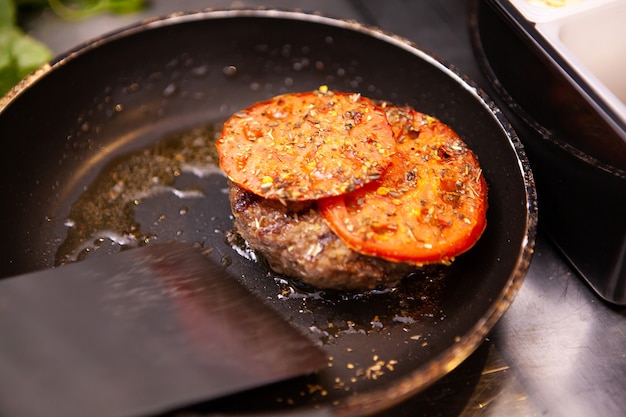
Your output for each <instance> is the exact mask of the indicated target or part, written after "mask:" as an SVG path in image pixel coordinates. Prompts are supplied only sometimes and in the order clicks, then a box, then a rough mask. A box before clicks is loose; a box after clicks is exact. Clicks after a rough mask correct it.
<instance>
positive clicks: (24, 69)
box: [13, 35, 52, 78]
mask: <svg viewBox="0 0 626 417" xmlns="http://www.w3.org/2000/svg"><path fill="white" fill-rule="evenodd" d="M13 56H14V57H15V62H16V64H17V65H16V70H17V75H18V76H19V77H20V78H24V77H25V76H27V75H28V74H30V73H31V72H33V71H35V70H36V69H37V68H39V67H40V66H41V65H43V64H44V63H46V62H47V61H49V60H50V59H51V58H52V53H51V52H50V50H49V49H48V47H47V46H45V45H44V44H42V43H41V42H39V41H37V40H36V39H34V38H32V37H31V36H28V35H22V36H20V37H19V38H17V39H16V40H15V42H14V43H13Z"/></svg>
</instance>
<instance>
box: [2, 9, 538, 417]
mask: <svg viewBox="0 0 626 417" xmlns="http://www.w3.org/2000/svg"><path fill="white" fill-rule="evenodd" d="M241 17H254V18H275V19H282V20H291V21H306V22H311V23H316V24H319V25H327V26H332V27H336V28H341V29H346V30H351V31H354V32H358V33H360V34H363V35H366V36H369V37H373V38H376V39H378V40H381V41H384V42H386V43H388V44H391V46H393V47H399V48H402V49H404V50H405V51H407V52H410V53H411V54H412V55H414V56H415V57H416V58H417V59H421V60H424V61H427V63H429V64H430V65H433V66H434V67H436V69H438V70H439V71H442V72H444V73H445V74H446V75H447V76H448V77H449V78H451V79H452V81H453V82H455V83H457V84H459V86H461V87H463V88H464V89H465V90H467V91H468V92H469V93H471V94H472V95H473V97H474V98H475V99H476V100H477V101H478V102H479V103H480V105H481V106H482V107H483V108H484V109H485V110H486V111H487V112H488V113H489V114H490V115H491V117H492V118H493V119H494V122H495V123H496V124H497V125H498V126H499V128H500V130H501V132H500V133H501V134H503V135H504V137H506V138H507V140H508V142H509V145H510V146H511V148H512V151H513V152H514V154H515V155H516V157H517V158H516V159H517V164H518V167H517V169H516V170H517V171H518V172H519V173H520V175H521V177H522V180H523V185H524V188H525V190H524V195H525V198H526V201H525V210H526V218H525V225H524V234H523V238H522V241H521V242H520V246H519V250H518V257H517V259H516V262H515V265H514V266H513V269H512V270H511V272H510V274H509V277H508V279H507V280H506V284H505V286H504V287H503V288H502V290H501V291H500V293H499V296H498V298H497V299H495V300H494V301H492V304H491V305H490V307H489V309H487V311H485V312H484V314H483V315H482V316H481V318H480V320H478V321H477V322H476V323H475V324H474V326H472V327H471V328H470V330H469V331H468V332H467V333H466V334H463V335H460V336H459V337H457V338H456V339H455V343H454V345H452V346H450V347H448V348H446V349H445V350H443V351H442V352H441V353H439V354H438V355H437V356H435V357H434V358H432V359H431V360H429V361H428V363H426V364H424V365H422V366H420V367H418V368H416V369H414V370H413V371H411V372H410V373H409V374H408V375H407V376H405V377H403V378H401V379H399V381H397V382H395V383H393V384H391V386H390V387H387V388H384V389H380V390H374V391H372V392H367V393H361V394H359V395H356V396H350V397H347V398H346V399H345V400H342V401H341V402H340V403H339V404H338V405H329V406H328V407H331V409H332V414H333V415H337V416H357V415H359V416H361V415H371V414H373V413H376V412H380V411H382V410H384V409H387V408H389V407H391V406H393V405H396V404H398V403H400V402H402V401H404V400H406V399H408V398H409V397H410V396H412V395H415V394H416V393H418V392H420V391H422V390H423V389H425V388H427V387H428V386H430V385H431V384H433V383H434V382H435V381H437V380H438V379H440V378H441V377H443V376H444V375H446V374H447V373H448V372H450V371H451V370H452V369H454V368H455V367H456V366H458V365H459V364H460V363H461V362H463V361H464V360H465V359H467V357H469V356H470V355H471V354H472V353H473V352H474V351H475V350H476V349H477V348H478V346H479V345H480V344H481V343H482V342H483V340H484V338H485V337H486V336H487V334H488V333H489V331H491V329H492V328H493V326H495V324H496V323H497V322H498V320H499V319H500V318H501V317H502V315H503V314H504V312H505V311H506V310H507V309H508V307H509V306H510V305H511V303H512V301H513V299H514V297H515V295H516V294H517V292H518V290H519V288H520V286H521V284H522V282H523V280H524V278H525V275H526V272H527V270H528V268H529V265H530V261H531V259H532V256H533V252H534V244H535V238H536V233H537V222H538V209H537V195H536V190H535V186H534V178H533V174H532V171H531V168H530V164H529V161H528V159H527V157H526V154H525V151H524V148H523V145H522V143H521V141H520V139H519V138H518V136H517V133H516V132H515V131H514V129H513V127H512V126H511V124H510V123H509V122H508V120H507V119H506V117H505V115H504V114H503V113H502V112H501V111H500V110H499V109H498V108H497V106H496V105H495V103H494V102H493V101H492V100H491V99H490V98H489V97H488V96H487V94H486V93H485V92H484V91H482V90H481V89H480V88H478V87H477V86H476V84H475V83H474V82H473V81H472V80H470V79H469V78H468V77H467V76H465V75H464V74H462V73H461V72H460V71H459V70H458V69H456V68H455V67H454V66H452V65H451V64H449V63H447V62H446V61H444V60H443V59H441V58H440V57H438V56H436V55H435V54H434V53H432V52H429V51H427V50H425V49H424V48H421V47H420V46H418V45H417V44H416V43H415V42H413V41H411V40H409V39H406V38H404V37H401V36H398V35H396V34H393V33H390V32H388V31H385V30H383V29H380V28H378V27H375V26H372V25H368V24H364V23H360V22H357V21H354V20H349V19H343V18H335V17H329V16H327V15H322V14H321V13H318V12H305V11H302V10H288V9H276V8H264V7H261V8H258V7H256V8H226V9H218V8H207V9H202V10H193V11H186V12H178V13H172V14H168V15H165V16H160V17H154V18H149V19H146V20H143V21H141V22H138V23H136V24H132V25H130V26H126V27H123V28H120V29H117V30H114V31H112V32H109V33H107V34H104V35H102V36H100V37H97V38H95V39H93V40H91V41H87V42H85V43H83V44H81V45H78V46H77V47H75V48H73V49H71V50H69V51H67V52H66V53H63V54H61V55H59V56H57V57H56V58H54V59H53V60H52V61H51V62H49V63H47V64H45V65H43V66H42V67H40V68H39V69H38V70H36V71H35V72H33V73H32V74H30V75H29V76H27V77H26V78H25V79H24V80H22V81H21V82H20V83H19V84H18V85H17V86H15V87H14V88H13V89H12V90H10V91H9V92H8V93H7V94H6V95H5V96H4V97H2V98H0V116H1V115H2V112H3V111H4V109H6V108H7V107H8V106H9V105H10V104H11V102H12V101H14V100H15V99H16V98H17V97H18V96H20V95H21V94H24V93H25V92H26V91H28V89H29V88H31V87H32V86H34V85H35V84H36V83H37V81H38V80H39V79H41V78H42V77H44V76H45V75H46V74H47V73H48V72H50V71H53V70H56V69H59V68H62V67H63V65H64V64H65V63H67V62H70V61H71V60H73V59H74V58H76V57H77V56H79V55H82V54H84V53H86V52H88V51H91V50H93V49H96V48H98V47H99V46H100V45H102V44H105V43H108V42H111V41H114V40H116V39H120V38H125V37H129V36H133V35H135V34H137V33H141V32H144V31H148V30H151V29H155V28H159V27H164V26H170V25H178V24H184V23H187V22H192V21H200V20H202V21H204V20H211V19H228V18H241ZM502 139H504V138H502ZM322 407H323V406H322ZM296 412H297V411H296ZM289 413H290V412H288V414H289Z"/></svg>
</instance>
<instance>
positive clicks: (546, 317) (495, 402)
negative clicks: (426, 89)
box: [26, 0, 626, 417]
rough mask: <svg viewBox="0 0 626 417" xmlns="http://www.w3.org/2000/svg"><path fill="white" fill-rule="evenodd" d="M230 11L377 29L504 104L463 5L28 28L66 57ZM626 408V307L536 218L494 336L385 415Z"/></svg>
mask: <svg viewBox="0 0 626 417" xmlns="http://www.w3.org/2000/svg"><path fill="white" fill-rule="evenodd" d="M229 6H272V7H278V8H295V7H298V8H301V9H304V10H316V11H320V12H323V13H324V14H327V15H330V16H334V17H340V18H349V19H355V20H358V21H361V22H364V23H368V24H372V25H375V26H378V27H380V28H382V29H384V30H388V31H391V32H394V33H396V34H398V35H401V36H403V37H406V38H408V39H410V40H411V41H413V42H415V43H416V44H418V45H419V46H421V47H422V48H424V49H425V50H427V51H430V52H432V53H434V54H435V55H437V56H439V57H441V58H442V59H443V60H444V61H446V62H448V63H449V64H451V65H452V66H454V67H456V68H458V69H459V70H460V71H461V72H462V73H465V74H466V75H467V76H468V77H469V78H470V79H472V80H473V81H474V82H475V83H476V84H477V85H478V86H479V87H481V88H483V89H484V90H485V91H486V92H487V93H488V94H489V95H490V96H491V97H492V98H494V100H495V101H496V102H498V100H497V99H496V97H495V93H493V90H492V89H491V88H490V86H489V84H488V82H487V81H486V78H485V77H484V76H483V74H482V73H481V70H480V68H479V66H478V64H477V62H476V59H475V57H474V55H473V52H472V47H471V44H470V35H469V29H468V16H469V11H470V7H469V5H468V3H467V2H463V1H459V0H442V1H436V2H435V1H431V2H421V1H408V0H391V1H385V2H380V1H378V2H377V1H373V0H369V1H367V0H362V1H357V0H344V1H337V0H323V1H316V2H306V1H301V0H300V1H289V0H283V1H249V0H248V1H216V0H205V1H201V0H179V1H170V0H152V1H151V2H150V6H149V7H148V8H147V9H146V10H144V11H142V12H141V13H137V14H132V15H125V16H112V15H101V16H97V17H95V18H92V19H89V20H85V21H78V22H67V21H63V20H62V19H60V18H59V17H57V16H56V15H54V14H53V13H51V12H49V11H46V12H43V13H42V14H41V15H37V16H33V17H32V18H31V19H29V20H28V21H27V23H26V25H27V29H28V30H29V32H30V33H31V34H32V35H33V36H35V37H36V38H39V39H41V40H43V41H44V42H45V43H46V44H47V45H49V46H50V47H51V48H52V50H53V52H54V53H55V54H61V53H63V52H65V51H67V50H69V49H71V48H74V47H76V46H77V45H78V44H79V43H81V42H83V41H87V40H89V39H91V38H94V37H97V36H99V35H101V34H103V33H106V32H109V31H112V30H115V29H117V28H119V27H122V26H126V25H129V24H132V23H135V22H137V21H139V20H142V19H144V18H147V17H152V16H159V15H165V14H169V13H172V12H176V11H186V10H194V9H202V8H207V7H217V8H222V7H229ZM518 133H519V134H520V138H521V139H522V141H524V134H525V133H524V132H518ZM531 162H532V161H531ZM624 410H626V309H624V308H618V307H615V306H611V305H608V304H606V303H605V302H603V301H602V300H600V299H599V298H598V297H597V296H596V294H595V293H593V292H592V291H591V290H590V289H589V287H588V286H587V285H586V284H585V283H584V282H583V280H582V279H580V277H579V276H578V275H577V274H576V272H575V271H574V270H573V269H572V268H571V267H570V266H569V265H568V264H567V263H566V262H565V261H564V259H563V258H562V257H561V255H560V253H559V252H558V251H557V250H556V249H555V247H554V246H553V245H552V243H551V242H550V241H549V239H548V238H546V236H545V234H544V233H543V232H542V231H541V213H540V231H539V234H538V236H537V243H536V248H535V255H534V258H533V261H532V263H531V265H530V269H529V271H528V275H527V277H526V280H525V281H524V283H523V285H522V287H521V289H520V291H519V293H518V295H517V296H516V298H515V300H514V302H513V304H512V305H511V307H510V309H509V310H508V311H507V312H506V313H505V315H504V317H503V318H502V320H501V321H500V322H499V323H498V324H497V326H496V327H495V329H494V330H493V331H492V332H491V334H490V335H489V337H488V338H487V339H486V340H485V342H484V343H483V344H482V345H481V346H480V347H479V349H478V350H477V351H476V352H475V353H474V354H473V355H472V356H470V357H469V358H468V359H467V360H466V361H465V362H464V363H462V364H461V365H460V366H459V367H458V368H457V369H455V370H454V371H452V372H451V373H450V374H449V375H448V376H446V377H444V378H443V379H442V380H440V381H439V382H437V383H436V384H435V385H433V386H432V387H431V388H429V389H427V390H426V391H425V392H423V393H421V394H419V395H417V396H415V397H414V398H412V399H410V400H408V401H407V402H406V403H404V404H402V405H400V406H398V407H395V408H394V409H393V410H389V411H387V412H385V413H383V414H381V415H380V416H381V417H382V416H421V415H424V416H509V417H516V416H550V417H557V416H559V417H560V416H563V417H577V416H580V417H587V416H599V417H612V416H616V417H617V416H622V415H624Z"/></svg>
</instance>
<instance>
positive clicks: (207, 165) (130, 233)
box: [56, 125, 222, 265]
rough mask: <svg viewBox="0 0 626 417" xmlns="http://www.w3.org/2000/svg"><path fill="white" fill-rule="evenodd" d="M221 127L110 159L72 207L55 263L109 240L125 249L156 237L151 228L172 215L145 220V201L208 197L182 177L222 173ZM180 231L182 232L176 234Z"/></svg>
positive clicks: (184, 208) (176, 136) (200, 129)
mask: <svg viewBox="0 0 626 417" xmlns="http://www.w3.org/2000/svg"><path fill="white" fill-rule="evenodd" d="M220 130H221V126H219V125H208V126H203V127H198V128H195V129H190V130H187V131H184V132H181V133H177V134H173V135H171V136H168V137H166V138H164V139H163V140H162V141H159V142H158V143H156V144H154V145H152V146H150V147H146V148H143V149H141V150H139V151H136V152H133V153H130V154H126V155H123V156H121V157H119V158H116V159H114V160H113V161H111V162H110V163H109V164H108V165H107V166H106V167H105V168H104V169H103V170H102V172H101V173H100V175H99V176H98V177H97V179H96V180H95V181H94V182H93V183H92V184H90V185H89V186H88V187H87V188H86V190H85V192H84V193H83V194H82V195H81V196H80V198H79V199H78V200H77V201H76V202H75V203H74V204H73V205H72V208H71V211H70V214H69V217H68V219H67V221H66V223H65V224H66V226H67V227H68V229H67V237H66V239H65V241H64V242H63V243H62V244H61V246H60V247H59V249H58V251H57V254H56V264H57V265H60V264H64V263H68V262H73V261H76V260H79V259H82V258H84V257H85V256H87V255H88V254H89V253H91V252H93V251H95V250H97V249H98V248H100V247H101V246H102V245H104V244H105V243H112V244H114V245H118V246H119V247H121V248H124V247H133V246H141V245H144V244H146V243H148V242H149V241H150V240H152V239H154V238H157V237H158V236H156V235H155V234H154V232H151V229H154V227H152V226H158V225H159V224H160V223H162V222H163V221H164V220H165V219H166V218H167V215H166V214H164V213H158V214H156V217H155V218H154V220H153V222H152V225H145V224H141V223H140V222H138V221H137V213H138V212H140V211H141V209H142V202H144V201H145V200H147V199H151V198H154V197H157V196H159V195H173V196H174V197H176V198H177V199H181V200H191V199H198V198H205V197H206V192H205V190H204V189H202V187H201V186H198V185H194V184H184V185H182V186H181V185H180V184H179V183H181V181H179V179H180V178H181V177H182V176H183V175H185V174H188V175H191V176H195V177H206V176H209V175H212V174H219V175H222V173H221V171H220V170H219V168H218V165H217V162H216V161H217V154H216V151H215V139H216V134H217V133H218V132H220ZM177 211H178V214H179V215H180V216H184V215H186V213H187V212H188V211H189V208H188V206H186V205H181V206H180V208H178V210H177ZM153 215H154V213H153ZM181 233H182V231H181V230H177V233H176V234H178V235H180V234H181ZM168 237H169V236H162V238H168Z"/></svg>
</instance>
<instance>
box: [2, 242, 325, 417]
mask: <svg viewBox="0 0 626 417" xmlns="http://www.w3.org/2000/svg"><path fill="white" fill-rule="evenodd" d="M326 364H327V358H326V355H325V353H324V352H323V350H322V349H321V348H319V347H317V346H315V345H314V344H313V343H312V342H311V341H310V340H309V339H308V338H307V337H305V336H304V335H302V334H301V333H300V332H299V331H298V330H297V329H295V328H294V327H292V326H291V325H290V324H289V323H287V322H286V321H285V320H284V319H283V318H282V317H280V316H279V315H278V313H276V312H275V311H273V310H272V309H271V308H270V307H268V306H267V305H266V304H264V303H263V302H262V301H261V300H259V299H258V298H257V297H255V296H254V295H252V294H251V293H249V292H248V290H247V289H245V288H244V287H243V286H242V285H241V284H240V283H239V282H238V281H237V280H236V279H234V278H233V277H231V276H229V275H228V274H227V273H226V272H225V270H224V268H222V267H220V266H218V265H216V264H215V263H214V262H213V261H211V260H210V259H209V258H208V257H206V256H204V255H202V254H201V253H200V252H199V251H196V250H195V249H192V248H191V247H190V246H188V245H186V244H181V243H167V244H158V245H152V246H148V247H145V248H140V249H132V250H128V251H125V252H122V253H120V254H116V255H112V256H109V257H103V258H98V259H92V260H87V261H83V262H78V263H75V264H72V265H68V266H64V267H60V268H55V269H51V270H47V271H42V272H36V273H32V274H26V275H22V276H19V277H14V278H8V279H5V280H1V281H0V387H1V388H0V415H1V416H3V417H21V416H25V417H26V416H27V417H37V416H44V415H45V416H47V417H55V416H59V417H61V416H62V417H72V416H80V417H83V416H91V417H99V416H103V417H104V416H106V417H115V416H140V415H148V414H154V413H158V412H164V411H167V410H170V409H174V408H178V407H182V406H186V405H189V404H192V403H195V402H199V401H205V400H211V399H215V398H218V397H220V396H224V395H228V394H233V393H236V392H240V391H243V390H246V389H250V388H254V387H258V386H261V385H265V384H268V383H272V382H276V381H279V380H283V379H288V378H291V377H295V376H299V375H303V374H307V373H311V372H314V371H316V370H318V369H320V368H321V367H323V366H325V365H326Z"/></svg>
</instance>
